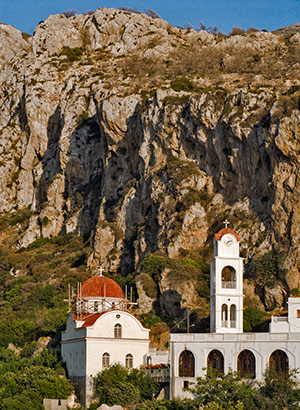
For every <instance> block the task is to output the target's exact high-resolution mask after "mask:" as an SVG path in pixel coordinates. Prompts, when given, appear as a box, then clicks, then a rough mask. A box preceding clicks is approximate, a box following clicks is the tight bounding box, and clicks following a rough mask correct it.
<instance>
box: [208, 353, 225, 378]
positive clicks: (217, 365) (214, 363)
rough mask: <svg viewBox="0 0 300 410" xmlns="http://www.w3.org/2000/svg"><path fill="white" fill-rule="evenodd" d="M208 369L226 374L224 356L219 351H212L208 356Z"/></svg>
mask: <svg viewBox="0 0 300 410" xmlns="http://www.w3.org/2000/svg"><path fill="white" fill-rule="evenodd" d="M207 368H208V369H215V370H216V371H217V373H224V356H223V355H222V353H221V352H220V351H219V350H212V351H211V352H210V353H209V355H208V356H207Z"/></svg>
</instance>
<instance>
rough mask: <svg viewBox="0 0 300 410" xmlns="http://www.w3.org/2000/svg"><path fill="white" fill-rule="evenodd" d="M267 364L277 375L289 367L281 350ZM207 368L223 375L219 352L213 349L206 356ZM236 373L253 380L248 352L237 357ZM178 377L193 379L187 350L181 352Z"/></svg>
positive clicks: (252, 361) (253, 367)
mask: <svg viewBox="0 0 300 410" xmlns="http://www.w3.org/2000/svg"><path fill="white" fill-rule="evenodd" d="M269 364H270V366H272V367H273V368H274V369H275V371H276V372H277V373H283V372H286V371H287V369H288V366H289V360H288V357H287V354H286V353H285V352H284V351H283V350H275V351H274V352H273V353H272V354H271V355H270V359H269ZM207 368H208V369H215V370H217V372H218V373H224V356H223V354H222V353H221V352H220V351H219V350H216V349H214V350H212V351H211V352H210V353H209V354H208V356H207ZM237 371H238V372H239V374H240V376H241V377H245V378H251V379H255V377H256V360H255V356H254V354H253V353H252V352H251V351H250V350H248V349H245V350H242V351H241V352H240V354H239V355H238V358H237ZM179 377H195V357H194V355H193V353H192V352H191V351H189V350H183V352H181V354H180V356H179Z"/></svg>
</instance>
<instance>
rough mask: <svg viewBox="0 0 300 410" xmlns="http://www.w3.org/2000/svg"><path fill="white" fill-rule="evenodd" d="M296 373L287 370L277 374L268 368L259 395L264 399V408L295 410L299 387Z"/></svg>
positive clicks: (270, 367)
mask: <svg viewBox="0 0 300 410" xmlns="http://www.w3.org/2000/svg"><path fill="white" fill-rule="evenodd" d="M296 374H297V371H296V370H294V369H293V370H291V369H288V370H287V371H286V372H283V373H278V372H276V371H275V369H274V368H273V367H272V366H269V367H268V368H267V370H266V371H265V374H264V381H263V382H262V384H261V387H260V393H261V394H262V395H263V396H264V397H265V399H266V408H268V409H273V410H283V409H288V410H294V409H295V410H296V409H299V404H300V386H299V382H298V380H297V378H296Z"/></svg>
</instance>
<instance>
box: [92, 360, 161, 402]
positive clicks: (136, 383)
mask: <svg viewBox="0 0 300 410" xmlns="http://www.w3.org/2000/svg"><path fill="white" fill-rule="evenodd" d="M94 385H95V396H96V398H98V399H99V401H100V403H106V404H108V405H114V404H119V405H121V406H128V405H134V404H136V403H138V402H139V401H140V400H147V399H148V400H151V399H152V398H153V397H154V395H155V394H156V393H157V390H158V386H157V383H156V382H155V381H154V380H153V379H151V377H150V376H148V375H147V374H146V373H145V372H144V371H143V370H139V369H132V370H129V369H126V368H125V367H123V366H122V365H120V364H119V363H116V364H113V365H112V366H110V367H109V368H107V369H104V370H103V371H102V372H101V373H98V374H97V376H96V377H95V379H94Z"/></svg>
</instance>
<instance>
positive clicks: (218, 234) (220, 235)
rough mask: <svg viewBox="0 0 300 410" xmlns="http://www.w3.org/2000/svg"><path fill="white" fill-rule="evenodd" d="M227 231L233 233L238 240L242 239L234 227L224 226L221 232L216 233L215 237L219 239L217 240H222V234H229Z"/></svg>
mask: <svg viewBox="0 0 300 410" xmlns="http://www.w3.org/2000/svg"><path fill="white" fill-rule="evenodd" d="M227 233H230V234H231V235H233V236H235V238H236V240H237V241H238V242H240V241H241V239H240V237H239V235H237V234H236V233H235V232H234V231H233V230H232V229H230V228H223V229H221V230H220V231H219V232H217V233H215V238H216V240H217V241H220V240H221V238H222V236H223V235H225V234H227Z"/></svg>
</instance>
